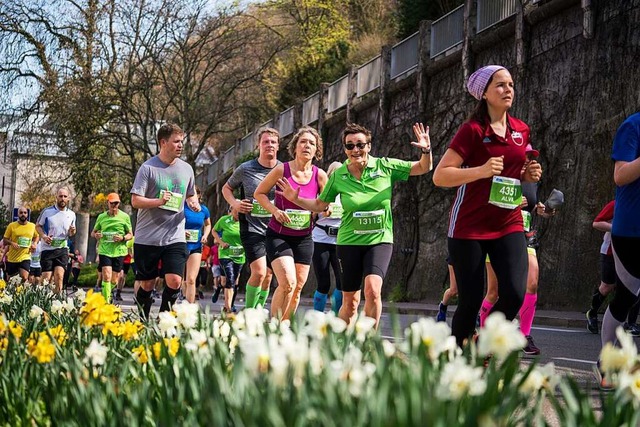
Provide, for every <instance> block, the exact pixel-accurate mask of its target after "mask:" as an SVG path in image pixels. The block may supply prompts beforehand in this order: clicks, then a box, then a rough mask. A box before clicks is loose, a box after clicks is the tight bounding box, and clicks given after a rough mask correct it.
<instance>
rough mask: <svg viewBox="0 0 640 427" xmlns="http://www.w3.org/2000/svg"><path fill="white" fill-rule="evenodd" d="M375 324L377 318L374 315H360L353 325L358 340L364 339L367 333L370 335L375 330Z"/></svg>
mask: <svg viewBox="0 0 640 427" xmlns="http://www.w3.org/2000/svg"><path fill="white" fill-rule="evenodd" d="M375 326H376V319H374V318H372V317H367V316H365V315H362V316H359V317H358V320H356V322H355V324H354V326H353V330H354V331H355V334H356V339H357V340H358V341H364V340H365V339H366V337H367V335H369V333H371V332H372V331H373V330H374V327H375Z"/></svg>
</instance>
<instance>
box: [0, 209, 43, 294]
mask: <svg viewBox="0 0 640 427" xmlns="http://www.w3.org/2000/svg"><path fill="white" fill-rule="evenodd" d="M28 217H29V210H28V209H27V207H26V206H20V207H19V208H18V220H17V221H13V222H12V223H10V224H9V225H8V226H7V229H6V230H5V232H4V244H5V245H7V246H8V247H9V251H8V252H7V277H12V276H16V275H20V278H21V279H22V282H23V283H24V282H26V281H27V280H28V279H29V270H30V268H31V252H34V251H35V250H36V245H37V244H38V233H37V232H36V225H35V224H34V223H33V222H31V221H28V220H27V218H28Z"/></svg>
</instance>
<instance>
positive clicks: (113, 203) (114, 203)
mask: <svg viewBox="0 0 640 427" xmlns="http://www.w3.org/2000/svg"><path fill="white" fill-rule="evenodd" d="M109 204H110V205H119V204H120V202H109Z"/></svg>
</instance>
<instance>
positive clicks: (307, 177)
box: [254, 127, 327, 319]
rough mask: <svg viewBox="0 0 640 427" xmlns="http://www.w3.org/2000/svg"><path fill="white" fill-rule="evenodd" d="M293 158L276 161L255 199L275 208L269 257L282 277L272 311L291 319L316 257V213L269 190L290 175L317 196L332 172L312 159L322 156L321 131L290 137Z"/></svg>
mask: <svg viewBox="0 0 640 427" xmlns="http://www.w3.org/2000/svg"><path fill="white" fill-rule="evenodd" d="M288 151H289V154H290V155H291V157H292V158H293V160H291V161H289V162H286V163H283V164H280V165H278V166H276V167H275V168H274V169H273V170H272V171H271V172H269V174H268V175H267V176H266V177H265V179H264V181H262V183H260V185H259V186H258V188H257V189H256V191H255V192H254V197H255V199H256V200H257V201H258V202H259V203H260V204H261V205H262V207H263V208H265V209H266V210H267V211H269V213H271V215H272V216H271V221H270V222H269V228H268V229H267V240H266V247H267V260H268V261H269V262H270V263H271V268H272V269H273V272H274V273H275V275H276V279H277V280H278V287H277V289H276V291H275V292H274V294H273V299H272V300H271V315H272V316H273V317H281V318H282V319H289V318H290V317H291V316H293V314H295V312H296V310H297V308H298V303H299V302H300V293H301V292H302V287H303V286H304V284H305V283H306V282H307V277H308V276H309V268H310V265H311V258H312V256H313V239H312V238H311V230H312V229H313V217H312V215H311V212H310V211H308V210H305V209H303V208H301V207H300V206H298V205H296V204H294V203H292V202H290V201H289V200H287V199H285V198H284V197H283V196H282V194H281V193H280V192H276V197H275V200H274V201H273V202H272V201H270V200H269V198H268V197H267V194H268V193H269V191H270V190H271V188H273V186H274V185H276V183H277V182H278V180H280V179H285V180H287V181H288V182H289V184H290V185H291V187H293V188H294V189H300V197H302V198H308V199H315V198H316V197H318V194H320V193H321V192H322V189H323V188H324V186H325V184H326V183H327V174H326V173H325V172H324V171H323V170H322V169H319V168H318V167H316V166H314V165H313V164H312V162H313V159H317V160H320V159H321V158H322V138H320V134H318V131H317V130H315V129H313V128H311V127H303V128H300V129H299V130H298V132H297V133H296V134H295V135H294V136H293V138H292V139H291V142H289V146H288Z"/></svg>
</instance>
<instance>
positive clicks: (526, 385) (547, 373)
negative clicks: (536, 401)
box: [519, 363, 559, 394]
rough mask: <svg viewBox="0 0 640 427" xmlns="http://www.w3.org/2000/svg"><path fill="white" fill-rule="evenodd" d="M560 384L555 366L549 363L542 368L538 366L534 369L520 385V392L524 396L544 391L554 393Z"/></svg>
mask: <svg viewBox="0 0 640 427" xmlns="http://www.w3.org/2000/svg"><path fill="white" fill-rule="evenodd" d="M558 382H559V378H558V376H557V375H556V369H555V365H554V364H553V363H547V364H546V365H544V366H542V367H539V366H536V367H535V368H533V370H532V371H531V372H530V373H529V375H528V376H527V378H526V379H525V380H524V382H523V383H522V384H521V385H520V387H519V390H520V392H521V393H523V394H533V393H537V392H538V391H540V390H543V389H544V390H547V391H553V390H554V389H555V387H556V385H557V384H558Z"/></svg>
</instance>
